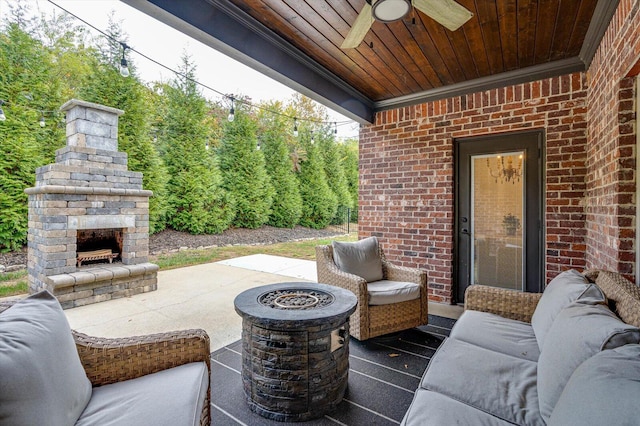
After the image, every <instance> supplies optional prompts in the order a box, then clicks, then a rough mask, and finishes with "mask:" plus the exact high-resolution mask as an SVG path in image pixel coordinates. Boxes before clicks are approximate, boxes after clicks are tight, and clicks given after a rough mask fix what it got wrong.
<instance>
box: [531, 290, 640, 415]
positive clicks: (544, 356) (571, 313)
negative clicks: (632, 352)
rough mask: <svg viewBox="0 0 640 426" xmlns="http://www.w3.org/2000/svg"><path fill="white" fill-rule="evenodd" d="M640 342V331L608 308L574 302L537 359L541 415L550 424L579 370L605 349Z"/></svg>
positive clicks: (554, 327)
mask: <svg viewBox="0 0 640 426" xmlns="http://www.w3.org/2000/svg"><path fill="white" fill-rule="evenodd" d="M639 342H640V329H638V328H636V327H634V326H631V325H628V324H625V323H624V322H622V321H621V320H620V319H619V318H618V317H616V316H615V314H614V313H613V312H611V311H610V310H609V308H607V306H606V305H593V304H586V303H581V302H574V303H573V304H571V305H569V306H567V307H566V308H565V309H564V310H562V312H560V313H559V314H558V316H557V317H556V319H555V321H554V322H553V324H552V325H551V328H550V329H549V333H548V334H547V338H546V341H545V344H544V346H543V347H542V351H541V352H540V357H539V358H538V400H539V402H540V413H541V414H542V417H543V418H544V419H545V420H546V421H548V420H549V416H550V415H551V413H552V412H553V409H554V407H555V406H556V403H557V402H558V399H559V398H560V394H561V393H562V390H563V389H564V387H565V385H566V384H567V382H568V381H569V378H570V377H571V375H572V374H573V372H574V371H575V369H576V368H578V366H579V365H580V364H582V363H583V362H584V361H585V360H587V359H589V358H591V357H592V356H594V355H595V354H597V353H598V352H600V351H603V350H605V349H614V348H617V347H620V346H623V345H626V344H629V343H639Z"/></svg>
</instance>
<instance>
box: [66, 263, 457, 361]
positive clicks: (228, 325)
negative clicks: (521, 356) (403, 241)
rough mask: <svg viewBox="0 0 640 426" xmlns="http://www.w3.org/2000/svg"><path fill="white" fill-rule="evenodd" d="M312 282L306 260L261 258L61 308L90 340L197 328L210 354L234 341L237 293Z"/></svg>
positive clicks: (442, 311)
mask: <svg viewBox="0 0 640 426" xmlns="http://www.w3.org/2000/svg"><path fill="white" fill-rule="evenodd" d="M295 281H298V282H307V281H308V282H315V281H316V264H315V261H312V260H300V259H291V258H286V257H280V256H272V255H266V254H256V255H251V256H244V257H238V258H235V259H229V260H224V261H221V262H215V263H205V264H202V265H196V266H189V267H185V268H178V269H171V270H168V271H159V272H158V290H156V291H153V292H150V293H144V294H139V295H136V296H132V297H127V298H122V299H115V300H109V301H106V302H102V303H95V304H92V305H87V306H81V307H77V308H73V309H67V310H65V314H66V315H67V318H68V320H69V323H70V324H71V328H73V329H75V330H78V331H80V332H82V333H86V334H89V335H92V336H99V337H125V336H134V335H141V334H149V333H160V332H165V331H172V330H180V329H189V328H202V329H204V330H206V331H207V333H208V334H209V336H210V338H211V350H212V351H214V350H217V349H219V348H222V347H224V346H226V345H228V344H230V343H232V342H234V341H236V340H238V339H239V338H240V335H241V332H242V319H241V317H240V316H239V315H238V314H237V313H236V311H235V309H234V306H233V300H234V299H235V297H236V296H237V295H238V294H240V293H241V292H243V291H245V290H247V289H249V288H253V287H257V286H261V285H266V284H273V283H278V282H295ZM461 312H462V308H461V307H459V306H448V305H440V304H436V303H429V313H430V314H435V315H440V316H446V317H450V318H457V317H458V316H459V315H460V313H461Z"/></svg>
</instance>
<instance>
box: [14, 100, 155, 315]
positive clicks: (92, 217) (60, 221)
mask: <svg viewBox="0 0 640 426" xmlns="http://www.w3.org/2000/svg"><path fill="white" fill-rule="evenodd" d="M61 110H62V111H65V112H66V120H67V145H66V147H64V148H61V149H59V150H57V151H56V162H55V163H54V164H49V165H47V166H43V167H40V168H38V169H37V170H36V186H35V187H33V188H28V189H27V190H26V191H25V192H26V193H27V194H28V195H29V232H28V265H27V266H28V272H29V290H30V292H31V293H34V292H38V291H40V290H42V289H47V290H49V291H51V292H52V293H53V294H54V295H55V296H56V297H57V298H58V300H59V301H60V303H61V304H62V306H63V307H64V308H70V307H75V306H81V305H86V304H90V303H96V302H102V301H105V300H109V299H115V298H118V297H125V296H131V295H134V294H138V293H144V292H148V291H153V290H156V288H157V270H158V266H157V265H155V264H153V263H149V262H148V255H149V197H150V196H151V195H152V192H151V191H147V190H144V189H142V173H139V172H132V171H129V170H127V154H126V153H124V152H118V116H120V115H121V114H123V111H121V110H118V109H115V108H110V107H105V106H102V105H98V104H93V103H89V102H84V101H80V100H75V99H73V100H70V101H69V102H67V103H65V104H64V105H63V106H62V107H61Z"/></svg>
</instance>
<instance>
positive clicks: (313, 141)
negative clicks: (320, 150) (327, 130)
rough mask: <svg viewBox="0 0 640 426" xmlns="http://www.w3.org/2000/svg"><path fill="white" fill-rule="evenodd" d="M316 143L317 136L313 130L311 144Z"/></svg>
mask: <svg viewBox="0 0 640 426" xmlns="http://www.w3.org/2000/svg"><path fill="white" fill-rule="evenodd" d="M314 143H316V137H315V135H314V134H313V130H312V131H311V144H312V145H313V144H314Z"/></svg>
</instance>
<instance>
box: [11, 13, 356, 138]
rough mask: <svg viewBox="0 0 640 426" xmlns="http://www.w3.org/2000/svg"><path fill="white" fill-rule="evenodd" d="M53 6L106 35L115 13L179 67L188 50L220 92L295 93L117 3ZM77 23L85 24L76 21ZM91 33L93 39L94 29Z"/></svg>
mask: <svg viewBox="0 0 640 426" xmlns="http://www.w3.org/2000/svg"><path fill="white" fill-rule="evenodd" d="M8 1H9V0H0V18H4V17H5V14H6V13H7V12H8V7H7V5H8ZM27 1H29V2H30V3H31V9H32V11H33V12H34V13H38V12H41V13H44V14H46V15H51V14H53V13H63V12H62V11H61V10H60V9H59V8H57V7H56V6H54V5H53V4H51V3H50V2H49V1H47V0H27ZM53 1H54V3H56V4H58V5H59V6H61V7H63V8H64V9H66V10H68V11H69V12H71V13H73V14H74V15H76V16H78V17H80V18H82V19H83V20H85V21H87V22H88V23H90V24H91V25H93V26H94V27H96V28H99V29H101V30H103V31H105V30H106V29H107V27H108V22H109V15H110V13H111V12H112V11H113V12H114V13H115V20H116V22H121V26H122V29H123V30H124V32H125V33H126V34H127V36H128V40H127V45H129V46H131V48H133V49H135V50H137V51H139V52H141V53H143V54H144V55H146V56H148V57H150V58H152V59H154V60H156V61H158V62H160V63H161V64H163V65H166V66H168V67H170V68H173V69H177V68H178V66H179V63H180V58H181V57H182V55H183V53H184V52H185V51H186V52H188V53H189V54H190V55H191V57H192V60H193V61H194V63H195V64H196V67H197V68H196V80H197V81H199V82H201V83H203V84H205V85H207V86H209V87H211V88H213V89H215V90H217V91H218V92H221V93H235V94H240V95H243V96H248V97H250V98H251V100H252V102H253V103H259V102H261V101H268V100H282V101H286V100H288V99H290V98H291V95H292V94H293V93H295V91H294V90H292V89H290V88H288V87H286V86H285V85H283V84H281V83H279V82H277V81H275V80H273V79H271V78H269V77H267V76H265V75H263V74H261V73H259V72H258V71H255V70H253V69H251V68H249V67H247V66H246V65H243V64H241V63H240V62H237V61H236V60H234V59H231V58H229V57H228V56H225V55H223V54H222V53H220V52H218V51H217V50H215V49H213V48H211V47H209V46H206V45H204V44H202V43H200V42H199V41H197V40H194V39H192V38H190V37H188V36H186V35H184V34H183V33H181V32H180V31H177V30H175V29H173V28H172V27H170V26H168V25H165V24H163V23H162V22H160V21H157V20H155V19H153V18H152V17H150V16H148V15H146V14H144V13H142V12H140V11H138V10H137V9H134V8H132V7H130V6H128V5H127V4H125V3H122V2H120V1H118V0H53ZM77 23H78V25H84V24H83V23H82V22H81V21H77ZM89 31H91V34H94V35H97V33H96V32H95V31H94V30H93V29H89ZM127 57H128V58H130V59H131V60H132V61H133V62H134V63H135V66H136V70H137V73H138V75H139V76H140V77H141V78H142V79H143V80H144V81H168V80H169V79H172V78H173V77H174V74H173V73H172V72H171V71H168V70H166V69H164V68H163V67H160V66H159V65H156V64H154V63H153V62H151V61H148V60H147V59H145V58H143V57H141V56H139V55H137V54H136V53H135V52H131V51H128V52H127ZM202 93H203V95H204V96H205V97H207V98H209V99H212V100H217V99H220V96H219V95H218V94H216V93H214V92H211V91H209V90H207V89H202ZM327 111H328V113H329V120H330V121H336V122H345V121H349V119H348V118H347V117H345V116H343V115H341V114H339V113H337V112H335V111H332V110H330V109H328V108H327ZM358 129H359V125H358V124H357V123H356V122H353V121H352V122H351V123H349V124H346V125H341V126H338V137H353V138H357V137H358Z"/></svg>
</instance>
